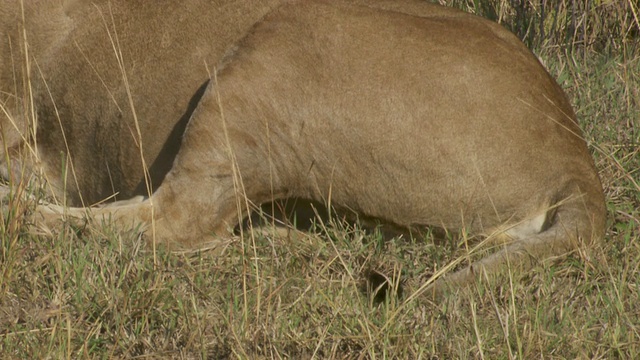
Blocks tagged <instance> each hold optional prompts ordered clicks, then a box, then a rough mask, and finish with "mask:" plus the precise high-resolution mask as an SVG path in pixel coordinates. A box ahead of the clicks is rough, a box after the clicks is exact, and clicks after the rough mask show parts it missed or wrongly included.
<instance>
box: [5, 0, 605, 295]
mask: <svg viewBox="0 0 640 360" xmlns="http://www.w3.org/2000/svg"><path fill="white" fill-rule="evenodd" d="M94 3H95V5H94ZM25 7H26V9H25V15H24V19H25V23H24V27H23V26H22V24H21V22H20V21H17V20H16V19H18V18H20V16H19V15H18V16H17V15H16V14H19V13H20V10H19V9H20V6H19V1H17V0H11V1H9V0H0V12H1V13H0V20H1V21H2V22H1V23H0V24H1V25H2V27H3V29H0V34H2V36H3V38H2V39H1V40H0V41H1V42H0V46H1V48H0V90H1V91H2V93H1V94H2V101H3V104H5V108H6V109H8V112H9V113H10V116H11V117H12V118H13V119H15V121H16V122H18V123H20V122H23V121H25V120H24V119H27V118H29V111H28V110H29V106H28V105H29V104H28V103H25V102H21V101H23V100H24V99H27V98H28V97H26V96H25V95H29V94H33V99H34V101H33V102H34V104H35V108H36V109H37V116H38V133H37V148H38V150H39V155H40V158H41V161H42V163H41V165H42V166H43V167H44V168H45V170H46V173H47V175H48V178H49V179H50V182H51V183H52V185H53V189H54V193H55V195H57V196H58V197H62V196H66V198H67V199H68V204H71V205H87V204H92V203H94V202H97V201H99V200H101V199H103V198H106V197H108V196H110V195H112V194H113V193H116V192H117V193H118V198H119V199H126V198H129V197H131V196H134V195H139V194H146V193H147V189H146V186H145V181H144V174H143V171H142V169H143V163H142V161H141V156H140V153H141V152H140V148H139V146H138V144H139V143H140V139H139V138H138V132H137V130H136V127H137V126H139V129H140V134H141V143H142V151H143V153H144V160H145V162H146V164H147V165H149V166H150V175H151V180H152V182H153V189H155V191H154V192H153V195H152V196H151V197H150V198H148V199H146V200H143V201H132V202H128V203H116V204H115V205H114V206H109V207H105V208H102V209H93V210H91V212H92V214H93V215H94V216H98V217H100V216H108V217H110V218H113V219H115V220H116V221H117V222H119V223H120V224H121V225H122V226H123V227H124V226H129V225H131V224H133V223H139V222H142V223H145V224H148V225H149V224H151V223H153V227H151V226H148V227H147V229H148V230H147V236H148V237H150V238H151V237H153V238H154V239H155V240H157V241H162V242H167V243H178V244H180V245H183V246H194V245H195V246H197V245H200V244H202V243H205V242H211V241H213V242H216V241H220V239H222V238H225V237H228V236H229V231H230V229H233V227H234V226H235V225H236V224H237V223H238V219H239V218H241V217H242V216H244V215H246V209H247V204H256V205H257V204H261V203H264V202H268V201H271V200H273V199H276V198H289V197H300V198H308V199H313V200H318V201H322V202H325V203H330V204H332V205H338V206H341V207H344V208H348V209H352V210H354V211H356V212H358V213H362V214H365V215H367V216H372V217H376V218H379V219H382V220H385V221H388V222H390V223H393V224H396V225H400V226H406V227H414V226H429V225H435V226H441V227H444V228H448V229H459V228H462V227H464V228H465V229H466V230H467V231H469V232H471V233H473V234H480V235H496V236H497V235H501V234H502V235H505V236H507V237H509V238H510V239H511V240H513V243H511V244H510V245H508V246H507V247H506V248H505V249H504V250H502V251H500V252H498V253H496V254H494V255H492V256H490V257H488V258H485V259H483V260H481V261H479V262H478V263H476V264H475V265H474V267H472V268H470V269H466V270H462V271H461V272H458V273H456V274H453V275H451V277H450V279H453V280H454V281H455V282H457V283H461V282H466V281H470V280H471V279H472V278H474V273H477V271H476V270H477V269H485V270H488V271H492V272H493V271H497V269H498V268H500V267H503V266H504V265H505V261H506V256H507V255H509V263H510V264H511V265H512V266H517V267H528V266H529V265H530V264H531V263H532V260H535V259H538V258H544V257H549V256H552V255H557V254H563V253H565V252H567V251H570V250H572V249H574V248H575V245H576V244H577V242H578V239H579V238H583V239H587V240H591V239H599V238H600V237H601V236H602V235H603V229H604V222H605V207H604V199H603V193H602V188H601V185H600V181H599V179H598V176H597V172H596V169H595V167H594V164H593V160H592V158H591V156H590V154H589V151H588V149H587V147H586V145H585V141H584V140H583V138H582V136H581V132H580V129H579V128H578V125H577V122H576V119H575V115H574V113H573V111H572V109H571V106H570V104H569V103H568V101H567V99H566V97H565V95H564V93H563V91H562V90H561V89H560V87H559V86H558V85H557V84H556V82H555V81H554V80H553V79H552V78H551V77H550V76H549V75H548V73H547V72H546V71H545V70H544V68H543V67H542V66H541V65H540V63H539V62H538V61H537V59H536V58H535V57H534V56H533V55H532V54H531V53H530V52H529V51H528V50H527V49H526V48H525V47H524V45H522V44H521V43H520V42H519V41H518V39H517V38H516V37H515V36H513V35H512V34H510V33H509V32H507V31H506V30H504V29H503V28H502V27H500V26H499V25H497V24H494V23H491V22H489V21H487V20H484V19H482V18H479V17H475V16H472V15H468V14H464V13H461V12H459V11H456V10H451V9H447V8H443V7H440V6H436V5H430V4H426V3H424V2H422V1H411V0H399V1H391V0H389V1H382V0H379V1H374V0H371V1H365V0H360V1H358V0H345V1H330V0H327V1H293V2H291V1H275V0H273V1H246V0H237V1H231V0H226V1H225V0H214V1H205V0H202V1H198V0H185V1H180V2H175V1H157V2H153V3H150V2H141V1H140V2H138V1H124V0H123V1H110V2H109V1H91V2H89V1H80V0H77V1H66V2H64V3H63V4H60V2H54V1H40V2H39V3H36V2H28V4H27V2H25ZM23 28H24V29H25V32H24V34H26V35H24V36H23V32H22V29H23ZM25 38H26V41H27V42H28V50H29V53H28V54H25V42H24V39H25ZM9 49H10V51H9ZM25 60H28V63H29V64H30V73H29V76H28V77H27V71H26V67H25V65H24V64H25V62H27V61H25ZM11 64H13V65H11ZM27 78H28V79H29V82H30V84H31V85H32V89H31V90H29V89H28V87H27V86H26V84H27V81H26V80H25V79H27ZM209 80H210V81H209ZM208 81H209V82H208ZM199 89H200V90H199ZM30 91H31V92H30ZM54 104H55V106H54ZM134 113H135V115H136V116H135V117H134V116H133V114H134ZM0 116H3V117H2V118H1V119H2V126H3V131H4V132H6V133H7V134H6V135H5V144H6V145H7V148H10V149H12V148H16V147H20V141H18V140H16V139H19V137H17V136H15V131H13V132H12V131H9V130H8V129H9V128H11V127H10V126H8V125H7V124H8V118H7V117H6V116H4V115H0ZM135 119H137V122H138V125H136V123H135V121H134V120H135ZM187 122H188V124H187ZM60 125H62V126H60ZM24 127H25V126H22V127H21V126H18V128H19V129H20V128H24ZM185 127H186V129H185ZM63 131H64V137H63V133H62V132H63ZM12 134H13V135H12ZM183 134H184V135H183ZM65 138H66V143H67V144H68V151H67V148H66V146H65V141H64V139H65ZM10 154H13V152H12V153H10ZM67 155H69V156H70V158H67ZM174 158H175V160H174ZM22 161H23V162H26V160H24V159H22ZM69 163H72V164H73V168H71V167H70V166H69V165H68V164H69ZM64 164H67V165H66V166H67V170H68V171H71V170H73V171H74V172H75V176H76V179H77V186H75V185H72V184H74V182H72V180H67V185H66V186H65V185H64V183H63V182H62V179H64V178H65V177H64V176H63V175H64V174H63V169H65V166H64ZM34 166H35V165H32V167H34ZM165 174H166V176H165ZM70 178H71V175H68V176H67V179H70ZM59 210H60V209H55V208H54V207H46V206H43V207H41V208H40V209H39V211H40V216H42V217H43V218H44V219H46V221H52V220H53V219H57V218H58V217H59V216H60V211H59ZM65 211H71V210H68V209H66V210H65ZM77 211H78V210H76V213H77ZM82 211H84V209H82ZM71 212H72V213H73V211H71ZM152 229H153V230H152ZM476 266H477V267H476Z"/></svg>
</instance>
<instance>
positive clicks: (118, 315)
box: [0, 39, 640, 359]
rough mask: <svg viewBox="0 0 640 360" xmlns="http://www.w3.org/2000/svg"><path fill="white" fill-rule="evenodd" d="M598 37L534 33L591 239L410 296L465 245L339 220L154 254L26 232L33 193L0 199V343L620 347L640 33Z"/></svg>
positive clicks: (638, 174) (133, 242) (98, 349)
mask: <svg viewBox="0 0 640 360" xmlns="http://www.w3.org/2000/svg"><path fill="white" fill-rule="evenodd" d="M636 41H637V39H636ZM607 49H608V50H607V51H606V52H602V51H598V52H596V51H595V50H593V49H589V48H585V49H583V50H582V51H580V52H566V51H563V50H562V49H560V48H557V47H553V46H549V47H541V48H538V49H536V52H537V53H538V54H539V55H540V56H541V57H542V59H543V61H544V63H545V65H546V66H547V67H548V68H549V69H550V72H551V74H552V75H553V76H554V77H556V78H557V79H559V82H560V84H561V85H562V86H563V87H564V88H565V89H566V91H567V93H568V94H569V96H570V98H571V100H572V103H573V104H575V109H576V112H577V114H578V116H579V118H580V121H581V123H582V127H583V129H585V136H586V138H587V140H588V142H589V144H590V147H591V149H592V151H593V153H594V157H595V158H596V162H597V166H598V168H599V170H600V175H601V178H602V181H603V184H604V188H605V192H606V195H607V205H608V209H609V214H608V216H609V222H608V229H607V233H606V236H605V239H604V241H603V242H602V243H601V244H594V245H584V246H583V247H581V248H580V250H579V251H576V252H575V253H574V254H572V255H570V256H568V257H566V258H560V259H553V260H550V261H547V262H544V263H541V264H540V265H539V266H537V267H536V268H535V269H533V270H532V271H530V272H527V273H525V274H518V275H514V276H513V277H510V278H507V279H503V281H501V282H496V281H493V282H480V283H478V284H476V285H475V286H473V287H471V288H469V289H461V290H460V291H459V292H457V293H453V294H451V295H449V296H447V297H446V298H445V299H444V300H443V301H442V302H440V303H437V304H433V303H430V302H429V301H428V300H427V299H426V298H424V297H420V296H418V297H416V298H413V297H412V296H411V295H412V294H413V293H414V292H415V291H417V290H418V289H419V288H420V286H421V285H422V284H424V282H425V281H427V280H428V279H429V278H430V276H431V274H433V273H434V271H436V270H437V269H439V268H442V267H443V266H445V265H446V264H447V263H448V262H450V261H453V260H454V259H456V258H458V257H459V256H464V248H463V247H458V246H457V245H456V242H455V241H434V240H433V239H432V238H430V237H426V238H425V239H406V238H400V239H394V240H391V241H387V242H383V241H382V240H381V239H380V236H378V235H376V234H373V235H367V234H365V233H363V232H362V231H360V230H358V229H352V228H349V227H338V228H337V229H331V228H330V229H329V230H328V234H327V235H325V236H318V235H304V234H297V233H296V234H291V236H289V237H286V236H271V235H268V234H267V235H261V236H257V235H256V236H253V237H252V236H246V237H245V238H244V239H243V240H242V241H238V242H236V243H233V244H232V245H230V246H229V247H228V248H227V249H226V250H225V252H224V253H223V254H219V253H214V252H212V251H201V252H190V253H167V252H163V251H162V249H160V250H159V251H158V253H156V254H154V253H152V251H151V249H150V248H149V247H148V246H145V245H143V244H142V243H141V241H140V239H139V238H138V236H137V235H136V234H132V233H118V232H116V231H115V230H114V229H112V228H110V227H108V226H88V227H73V226H71V225H69V226H65V227H63V228H62V229H61V230H60V232H58V233H55V234H53V235H43V236H34V235H30V234H28V233H27V230H28V229H27V225H28V224H25V222H24V221H25V219H26V217H25V216H24V211H25V209H29V208H32V204H29V203H26V202H24V201H21V200H15V199H14V200H13V201H11V202H9V203H8V204H6V205H8V206H7V208H8V209H9V210H10V211H8V212H6V213H5V215H4V217H3V220H4V221H3V223H2V228H1V229H0V232H1V239H0V241H1V244H0V246H1V249H0V358H2V359H5V358H7V359H13V358H15V359H40V358H42V359H45V358H52V359H84V358H104V359H111V358H127V359H128V358H178V359H224V358H252V359H253V358H269V359H271V358H274V359H281V358H291V359H304V358H312V357H315V358H322V359H325V358H331V359H341V358H349V359H357V358H363V359H383V358H390V359H392V358H398V359H419V358H422V359H467V358H472V359H476V358H484V359H512V358H515V359H530V358H531V359H533V358H536V359H540V358H544V359H576V358H578V359H611V358H614V359H616V358H617V359H632V358H635V356H636V355H637V354H639V353H640V295H638V294H639V293H640V276H639V275H638V274H639V271H640V242H639V241H638V238H639V237H640V186H639V184H640V170H639V169H640V150H639V149H640V104H639V102H640V54H639V53H638V49H640V47H639V46H638V44H637V43H635V44H634V43H632V42H628V43H624V45H621V44H618V45H616V46H613V45H612V46H610V47H608V48H607ZM372 274H379V275H372ZM381 275H382V276H381ZM385 276H386V277H388V278H389V280H390V282H391V287H392V288H396V287H397V288H399V290H398V291H397V292H395V293H397V295H394V291H389V292H388V293H387V295H386V296H384V295H381V296H379V297H378V300H379V301H377V300H376V298H375V296H374V294H373V293H372V292H371V291H370V288H371V284H370V282H369V279H371V278H376V277H377V278H381V277H382V278H384V277H385ZM374 287H375V284H374Z"/></svg>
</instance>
